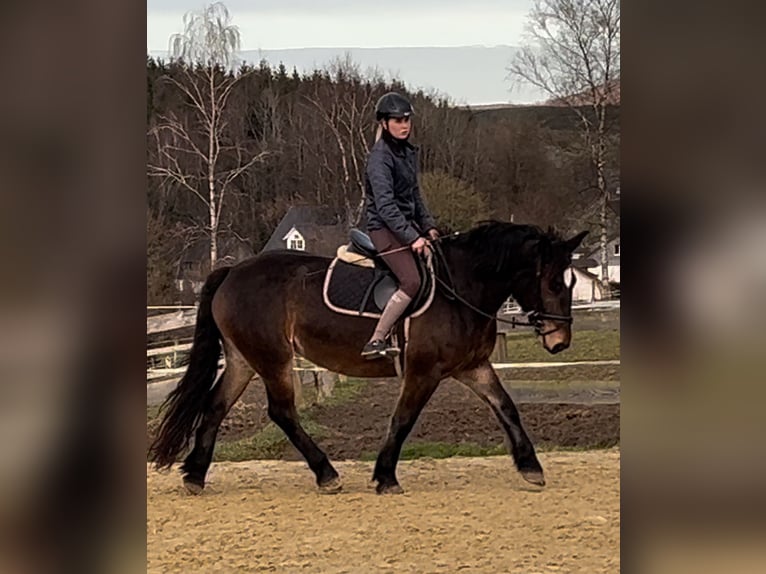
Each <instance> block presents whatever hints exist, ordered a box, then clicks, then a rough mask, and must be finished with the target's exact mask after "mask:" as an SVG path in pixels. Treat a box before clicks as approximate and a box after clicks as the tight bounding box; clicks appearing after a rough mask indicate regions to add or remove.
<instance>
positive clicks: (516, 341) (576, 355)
mask: <svg viewBox="0 0 766 574" xmlns="http://www.w3.org/2000/svg"><path fill="white" fill-rule="evenodd" d="M507 347H508V360H509V361H512V362H514V363H531V362H555V361H605V360H613V359H619V358H620V331H618V330H616V329H614V330H590V331H578V330H574V331H573V333H572V343H571V346H570V347H569V348H568V349H567V350H566V351H563V352H562V353H559V354H558V355H551V354H550V353H549V352H548V351H546V350H545V349H544V348H543V346H542V345H541V344H540V342H539V341H538V340H537V338H535V337H531V336H529V333H508V335H507Z"/></svg>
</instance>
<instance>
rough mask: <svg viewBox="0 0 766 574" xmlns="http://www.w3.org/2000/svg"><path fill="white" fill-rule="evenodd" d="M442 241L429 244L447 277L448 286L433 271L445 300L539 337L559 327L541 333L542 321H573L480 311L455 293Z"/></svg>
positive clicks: (542, 314)
mask: <svg viewBox="0 0 766 574" xmlns="http://www.w3.org/2000/svg"><path fill="white" fill-rule="evenodd" d="M459 234H460V233H459V232H455V233H452V234H450V235H447V236H446V237H456V236H457V235H459ZM442 239H443V237H439V238H437V239H436V240H431V242H432V243H433V244H434V252H435V253H436V255H437V261H438V262H439V263H441V266H442V267H443V268H444V271H445V273H446V275H447V279H448V281H449V284H447V283H445V282H444V280H443V279H442V278H441V277H439V276H438V275H437V274H436V272H435V271H434V278H435V279H436V281H437V283H438V284H439V285H440V286H441V288H442V289H443V290H444V291H446V295H447V298H448V299H450V300H453V301H454V300H457V301H459V302H460V303H462V304H463V305H465V306H466V307H468V308H469V309H471V310H472V311H474V312H475V313H478V314H479V315H481V316H482V317H486V318H487V319H494V320H495V321H499V322H501V323H506V324H508V325H510V326H511V328H513V329H515V328H516V327H534V329H535V332H536V333H537V335H539V336H542V337H544V336H546V335H550V334H552V333H555V332H556V331H558V330H559V329H560V328H561V327H555V328H553V329H550V330H548V331H543V330H542V327H543V321H545V320H548V321H556V322H558V323H569V324H571V323H572V321H573V318H572V316H571V315H554V314H552V313H546V312H545V311H539V310H535V311H531V312H529V313H528V314H527V320H526V321H524V320H519V319H517V318H516V317H511V318H510V319H503V318H502V317H498V316H497V315H492V314H490V313H487V312H485V311H482V310H481V309H479V308H478V307H476V306H475V305H473V304H472V303H470V302H469V301H467V300H466V299H464V298H463V297H461V296H460V295H459V294H458V293H457V291H455V287H454V285H455V282H454V281H453V279H452V274H451V273H450V270H449V266H448V265H447V260H446V258H445V257H444V252H443V251H442V249H441V246H440V245H439V242H440V241H441V240H442ZM537 277H538V279H539V277H540V271H539V270H538V272H537ZM539 305H540V306H541V307H542V301H541V302H540V303H539Z"/></svg>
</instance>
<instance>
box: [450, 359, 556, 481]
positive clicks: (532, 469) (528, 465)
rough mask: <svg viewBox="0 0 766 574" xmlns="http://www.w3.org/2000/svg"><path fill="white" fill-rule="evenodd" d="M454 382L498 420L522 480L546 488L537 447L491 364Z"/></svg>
mask: <svg viewBox="0 0 766 574" xmlns="http://www.w3.org/2000/svg"><path fill="white" fill-rule="evenodd" d="M455 378H456V379H458V380H459V381H460V382H461V383H464V384H465V385H466V386H468V387H469V388H470V389H471V390H472V391H473V392H474V393H476V394H477V395H478V396H479V397H480V398H481V399H482V400H483V401H484V402H485V403H487V404H488V405H489V407H490V408H491V409H492V412H494V413H495V416H496V417H497V420H498V421H500V424H501V425H502V427H503V430H505V433H506V435H508V439H509V441H510V444H511V449H510V450H511V456H513V461H514V462H515V463H516V468H517V469H519V472H520V473H521V476H522V477H524V479H525V480H527V481H528V482H531V483H532V484H537V485H539V486H543V485H545V478H543V467H542V466H541V465H540V461H539V460H537V454H535V447H534V446H532V441H531V440H529V437H528V436H527V433H526V431H525V430H524V427H523V426H521V419H520V418H519V411H518V410H516V405H515V404H513V400H511V397H510V396H509V395H508V393H507V392H506V391H505V389H504V388H503V385H502V384H501V383H500V379H498V378H497V373H495V369H493V368H492V365H491V364H490V363H488V362H486V363H482V364H481V365H480V366H478V367H477V368H475V369H472V370H470V371H464V372H462V373H459V374H457V375H455Z"/></svg>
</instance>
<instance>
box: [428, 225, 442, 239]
mask: <svg viewBox="0 0 766 574" xmlns="http://www.w3.org/2000/svg"><path fill="white" fill-rule="evenodd" d="M428 238H429V239H430V240H431V241H436V240H437V239H439V230H438V229H436V228H435V227H432V228H431V229H429V230H428Z"/></svg>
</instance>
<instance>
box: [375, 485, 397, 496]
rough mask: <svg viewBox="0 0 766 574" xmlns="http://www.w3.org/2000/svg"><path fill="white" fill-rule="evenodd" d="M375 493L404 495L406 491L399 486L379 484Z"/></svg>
mask: <svg viewBox="0 0 766 574" xmlns="http://www.w3.org/2000/svg"><path fill="white" fill-rule="evenodd" d="M375 491H376V492H377V493H378V494H404V489H403V488H402V487H401V486H399V485H398V484H378V486H377V487H376V488H375Z"/></svg>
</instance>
